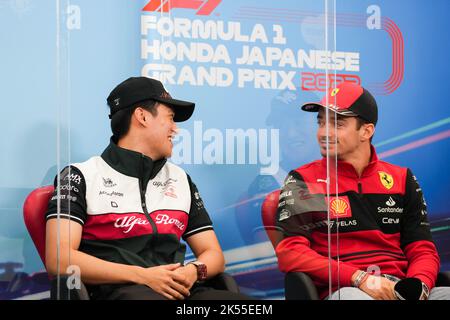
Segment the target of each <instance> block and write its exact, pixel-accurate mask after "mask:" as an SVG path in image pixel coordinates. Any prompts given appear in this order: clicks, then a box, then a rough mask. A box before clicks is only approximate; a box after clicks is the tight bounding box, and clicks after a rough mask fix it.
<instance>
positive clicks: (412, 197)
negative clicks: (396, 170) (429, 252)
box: [401, 169, 432, 248]
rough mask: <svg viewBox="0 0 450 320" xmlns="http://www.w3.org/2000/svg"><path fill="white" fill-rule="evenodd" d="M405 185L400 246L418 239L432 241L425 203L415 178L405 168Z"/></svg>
mask: <svg viewBox="0 0 450 320" xmlns="http://www.w3.org/2000/svg"><path fill="white" fill-rule="evenodd" d="M405 183H406V186H405V214H404V216H403V217H402V218H403V219H402V221H401V246H402V248H403V247H405V246H406V245H408V244H409V243H411V242H414V241H418V240H427V241H432V238H431V231H430V223H429V222H428V215H427V205H426V202H425V198H424V196H423V192H422V189H421V188H420V186H419V183H418V182H417V178H416V177H415V176H414V175H413V174H412V172H411V170H409V169H408V170H407V174H406V182H405Z"/></svg>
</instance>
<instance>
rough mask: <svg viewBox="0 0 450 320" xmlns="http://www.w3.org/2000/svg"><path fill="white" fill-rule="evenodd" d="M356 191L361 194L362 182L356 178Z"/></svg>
mask: <svg viewBox="0 0 450 320" xmlns="http://www.w3.org/2000/svg"><path fill="white" fill-rule="evenodd" d="M358 193H359V194H360V195H362V184H361V181H360V180H358Z"/></svg>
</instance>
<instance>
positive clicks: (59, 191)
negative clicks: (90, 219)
mask: <svg viewBox="0 0 450 320" xmlns="http://www.w3.org/2000/svg"><path fill="white" fill-rule="evenodd" d="M54 186H55V191H54V192H53V195H52V197H51V199H50V201H49V204H48V207H47V212H46V214H45V218H46V220H50V219H55V218H58V216H59V217H60V218H61V219H70V220H73V221H75V222H78V223H79V224H81V225H84V223H85V222H86V219H87V212H86V197H85V195H86V182H85V180H84V176H83V174H82V173H81V171H80V170H79V169H77V168H76V167H74V166H67V167H66V168H64V169H63V170H62V171H61V173H60V175H59V180H58V176H56V177H55V180H54ZM58 204H59V208H60V210H59V213H58Z"/></svg>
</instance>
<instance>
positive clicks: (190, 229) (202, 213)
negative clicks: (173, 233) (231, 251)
mask: <svg viewBox="0 0 450 320" xmlns="http://www.w3.org/2000/svg"><path fill="white" fill-rule="evenodd" d="M187 178H188V182H189V187H190V189H191V208H190V210H189V220H188V225H187V228H186V231H185V232H184V234H183V236H182V237H183V240H186V239H187V238H189V237H190V236H192V235H194V234H196V233H199V232H203V231H207V230H213V226H212V222H211V219H210V218H209V215H208V212H207V211H206V209H205V205H204V204H203V200H202V198H201V197H200V193H199V192H198V189H197V186H196V185H195V183H194V182H193V181H192V179H191V177H190V176H189V175H187Z"/></svg>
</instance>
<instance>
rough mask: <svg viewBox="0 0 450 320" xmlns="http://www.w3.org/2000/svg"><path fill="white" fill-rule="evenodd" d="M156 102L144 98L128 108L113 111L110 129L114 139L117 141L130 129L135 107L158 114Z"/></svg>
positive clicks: (154, 114)
mask: <svg viewBox="0 0 450 320" xmlns="http://www.w3.org/2000/svg"><path fill="white" fill-rule="evenodd" d="M156 104H157V102H156V101H154V100H145V101H141V102H138V103H135V104H134V105H132V106H131V107H129V108H126V109H122V110H119V111H117V112H116V113H114V115H113V116H112V118H111V131H112V133H113V136H114V139H115V140H116V141H119V139H121V138H122V137H123V136H125V135H126V134H127V133H128V131H129V130H130V124H131V115H132V114H133V112H134V110H136V108H138V107H141V108H143V109H145V110H147V111H149V112H150V113H151V114H152V115H153V116H156V115H157V114H158V110H157V109H156Z"/></svg>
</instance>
